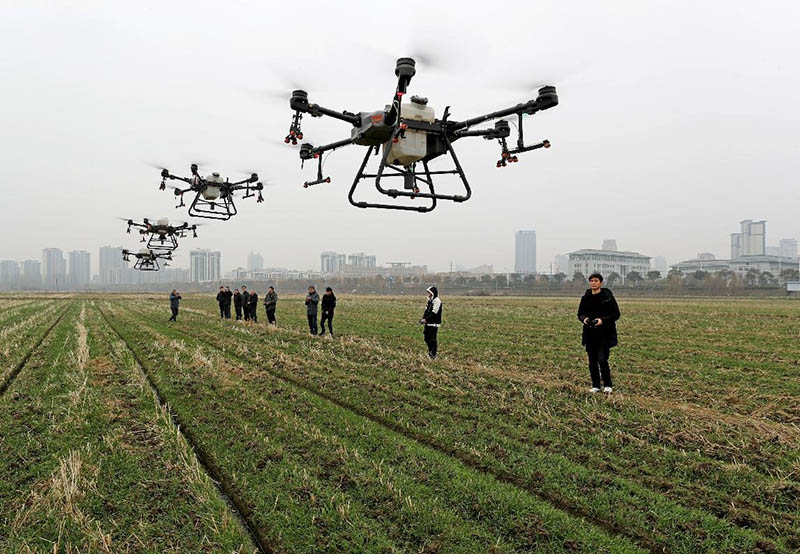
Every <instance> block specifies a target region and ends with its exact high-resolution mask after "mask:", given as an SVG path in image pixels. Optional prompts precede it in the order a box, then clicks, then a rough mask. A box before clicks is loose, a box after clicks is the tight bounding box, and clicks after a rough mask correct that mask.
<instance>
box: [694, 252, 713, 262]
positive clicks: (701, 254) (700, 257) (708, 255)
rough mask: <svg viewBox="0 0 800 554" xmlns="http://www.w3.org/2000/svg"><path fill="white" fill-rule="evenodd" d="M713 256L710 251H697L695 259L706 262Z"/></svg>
mask: <svg viewBox="0 0 800 554" xmlns="http://www.w3.org/2000/svg"><path fill="white" fill-rule="evenodd" d="M714 258H715V256H714V254H712V253H711V252H698V253H697V259H698V260H704V261H707V262H708V261H711V260H713V259H714Z"/></svg>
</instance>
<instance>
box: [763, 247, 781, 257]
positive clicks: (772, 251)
mask: <svg viewBox="0 0 800 554" xmlns="http://www.w3.org/2000/svg"><path fill="white" fill-rule="evenodd" d="M764 253H765V254H766V255H767V256H780V255H781V249H780V247H779V246H767V248H766V250H765V251H764Z"/></svg>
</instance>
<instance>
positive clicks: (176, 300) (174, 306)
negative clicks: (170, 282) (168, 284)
mask: <svg viewBox="0 0 800 554" xmlns="http://www.w3.org/2000/svg"><path fill="white" fill-rule="evenodd" d="M180 303H181V295H180V294H178V291H177V290H175V289H172V292H171V293H169V308H170V309H171V310H172V317H171V318H169V320H170V321H178V306H179V305H180Z"/></svg>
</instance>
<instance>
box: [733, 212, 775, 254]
mask: <svg viewBox="0 0 800 554" xmlns="http://www.w3.org/2000/svg"><path fill="white" fill-rule="evenodd" d="M741 226H742V230H741V232H739V233H733V234H731V259H732V260H735V259H736V258H738V257H740V256H763V255H765V254H766V251H767V222H766V221H763V220H762V221H753V220H752V219H745V220H744V221H742V222H741Z"/></svg>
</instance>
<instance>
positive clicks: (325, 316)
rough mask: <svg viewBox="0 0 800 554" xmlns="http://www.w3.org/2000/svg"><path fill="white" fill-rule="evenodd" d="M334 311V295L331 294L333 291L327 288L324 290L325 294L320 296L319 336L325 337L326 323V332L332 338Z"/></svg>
mask: <svg viewBox="0 0 800 554" xmlns="http://www.w3.org/2000/svg"><path fill="white" fill-rule="evenodd" d="M335 309H336V295H335V294H333V289H332V288H330V287H328V288H326V289H325V294H323V295H322V318H321V319H320V327H322V329H320V333H319V336H321V337H322V336H324V335H325V322H326V321H327V322H328V330H329V331H330V333H331V337H333V311H334V310H335Z"/></svg>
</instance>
